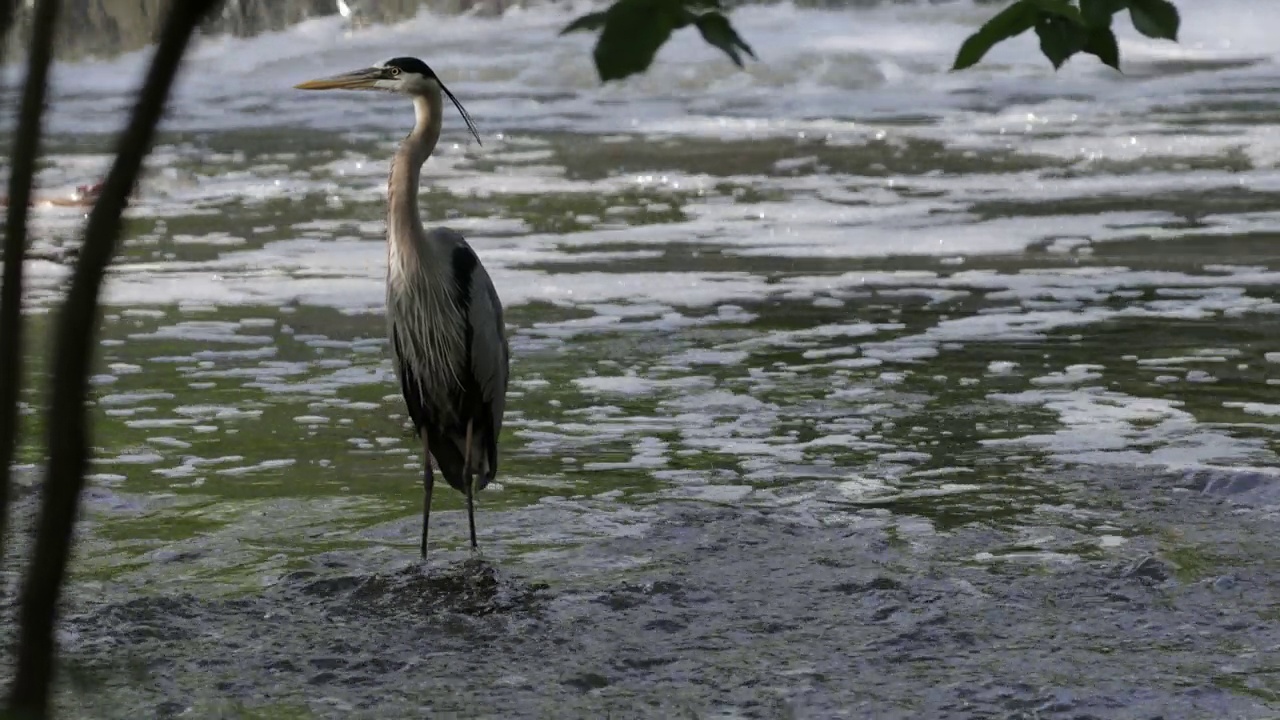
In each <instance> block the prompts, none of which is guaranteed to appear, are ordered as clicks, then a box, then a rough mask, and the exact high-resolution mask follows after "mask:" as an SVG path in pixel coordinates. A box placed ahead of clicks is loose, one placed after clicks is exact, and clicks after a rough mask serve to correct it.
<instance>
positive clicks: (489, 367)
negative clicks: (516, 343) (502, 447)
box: [467, 263, 510, 440]
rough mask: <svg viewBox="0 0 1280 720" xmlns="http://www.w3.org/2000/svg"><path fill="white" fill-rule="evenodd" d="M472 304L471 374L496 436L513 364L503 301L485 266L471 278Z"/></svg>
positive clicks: (469, 314) (478, 267) (505, 401)
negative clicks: (510, 367) (490, 417)
mask: <svg viewBox="0 0 1280 720" xmlns="http://www.w3.org/2000/svg"><path fill="white" fill-rule="evenodd" d="M470 300H471V302H470V303H469V307H468V316H467V321H468V322H469V323H470V324H471V331H472V335H471V372H472V374H473V375H474V377H475V379H476V382H477V383H478V384H479V386H480V394H481V397H482V398H484V401H485V403H487V404H488V406H489V410H490V412H491V413H492V417H493V434H494V439H495V440H496V439H497V435H498V433H499V432H500V431H501V430H502V413H503V411H504V410H505V409H506V404H507V372H508V368H509V364H510V359H509V353H510V350H509V348H508V346H507V333H506V326H505V325H504V324H503V318H502V301H501V300H499V299H498V291H497V290H496V289H495V288H494V287H493V281H492V280H490V279H489V273H488V272H487V271H486V270H485V269H484V266H483V265H481V264H479V263H476V267H475V270H474V272H473V275H472V278H471V298H470Z"/></svg>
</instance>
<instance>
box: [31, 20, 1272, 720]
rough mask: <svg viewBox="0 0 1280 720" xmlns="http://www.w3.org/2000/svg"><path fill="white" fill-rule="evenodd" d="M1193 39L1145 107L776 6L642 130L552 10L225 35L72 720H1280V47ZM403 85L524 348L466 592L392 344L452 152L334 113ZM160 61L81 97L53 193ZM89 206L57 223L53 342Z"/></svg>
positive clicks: (1264, 35)
mask: <svg viewBox="0 0 1280 720" xmlns="http://www.w3.org/2000/svg"><path fill="white" fill-rule="evenodd" d="M1179 4H1180V5H1181V6H1184V10H1185V16H1186V19H1185V23H1184V37H1183V42H1182V43H1181V44H1178V45H1173V44H1168V43H1156V42H1154V41H1149V40H1145V39H1140V38H1138V37H1137V36H1136V35H1134V34H1133V33H1130V34H1129V35H1126V36H1124V42H1123V44H1122V49H1123V52H1124V54H1125V68H1126V72H1125V74H1124V75H1117V74H1114V73H1112V72H1110V71H1108V70H1105V69H1103V68H1100V66H1097V64H1096V63H1093V62H1091V61H1088V60H1076V61H1072V64H1071V65H1070V66H1068V67H1067V68H1066V69H1065V70H1064V71H1063V72H1061V73H1058V74H1053V73H1052V72H1050V71H1049V70H1048V69H1047V67H1046V63H1045V62H1044V61H1043V60H1042V59H1040V58H1038V57H1037V56H1036V54H1035V46H1034V43H1033V42H1031V41H1020V42H1019V43H1017V44H1014V45H1012V46H1010V47H1008V48H1002V49H1001V50H1000V51H998V52H997V53H995V54H994V55H993V56H992V57H991V58H990V60H989V62H987V63H986V64H984V65H983V66H982V67H981V68H979V69H977V70H976V71H973V72H966V73H959V74H952V73H947V72H945V68H946V67H947V65H948V63H949V61H950V58H951V54H952V53H953V52H954V48H955V47H957V46H958V43H959V41H960V39H961V38H962V37H963V36H964V34H965V33H966V32H967V31H968V29H970V28H971V27H973V25H974V24H975V23H976V22H977V21H978V20H979V19H981V18H982V17H984V16H985V15H986V14H987V13H988V12H989V10H984V9H982V8H971V7H968V6H966V5H955V6H950V5H948V6H941V7H934V6H930V5H921V6H919V7H916V6H907V7H886V8H881V9H878V10H871V11H866V10H862V11H852V10H849V11H816V10H797V9H794V8H792V7H790V6H787V5H778V6H772V7H767V8H762V7H752V8H745V9H743V10H741V11H739V12H737V13H736V14H735V17H736V18H737V21H738V22H739V23H740V25H741V29H742V31H743V32H744V34H745V35H746V36H747V38H748V39H749V40H750V41H752V42H753V43H754V44H755V45H756V49H757V50H758V53H759V55H760V56H761V59H762V61H763V62H761V63H759V64H754V65H752V66H750V67H749V69H748V71H747V72H745V73H744V72H738V71H736V70H734V69H733V68H732V66H731V65H729V64H728V63H727V61H725V60H724V59H723V58H721V57H719V56H717V55H716V54H715V53H714V52H713V51H711V50H709V49H707V48H705V47H702V46H701V45H700V44H699V43H698V42H697V41H696V39H695V38H692V37H685V38H681V39H680V40H679V41H678V42H676V43H675V45H674V46H672V47H670V48H668V49H667V50H664V53H663V55H662V56H661V58H660V62H659V64H658V65H657V66H656V67H655V69H654V70H653V71H652V72H651V73H649V74H648V75H646V76H645V77H643V78H637V79H634V80H631V81H628V82H626V83H621V84H618V85H616V86H611V87H609V88H598V87H597V86H596V84H595V79H594V76H593V75H592V71H591V68H590V65H589V64H588V58H589V49H590V48H589V44H588V40H587V39H585V38H561V39H558V38H556V37H555V36H554V33H555V30H556V29H557V28H558V27H559V25H560V24H562V23H563V22H564V20H565V17H566V16H564V15H562V14H560V13H559V12H558V11H553V10H548V9H545V8H543V9H534V10H525V11H514V10H513V11H511V12H510V13H508V15H507V16H506V17H504V18H502V19H499V20H480V19H466V18H463V19H456V18H455V19H446V18H439V17H432V16H422V17H420V18H418V19H416V20H414V21H412V22H410V23H408V24H406V25H403V26H396V27H389V28H388V27H381V28H378V27H375V28H367V29H363V30H360V31H356V32H348V31H346V30H345V29H344V28H342V27H341V26H340V25H338V24H337V23H336V21H333V22H331V21H327V20H326V21H323V22H312V23H307V24H304V25H302V26H299V27H297V28H294V29H293V30H290V31H289V32H287V33H284V34H282V35H279V36H272V37H260V38H256V39H252V40H234V41H233V40H217V41H214V40H209V41H206V42H205V43H204V44H203V45H201V46H200V47H199V48H198V49H197V51H196V52H195V54H194V59H193V60H192V62H191V64H190V65H189V66H188V68H187V70H186V73H185V75H184V79H183V85H182V87H181V88H180V91H179V93H178V95H179V101H178V103H177V105H176V106H175V108H174V110H173V113H172V115H171V117H170V120H169V124H168V126H167V127H168V132H167V134H166V135H165V136H164V138H163V141H162V143H161V145H160V147H159V148H158V149H157V151H156V153H155V154H154V156H153V157H152V160H151V163H150V167H149V170H148V172H149V175H148V177H147V180H146V181H145V182H144V183H143V185H142V187H141V189H140V192H139V195H138V197H137V198H136V199H135V203H134V206H133V207H132V208H131V211H130V214H131V219H130V221H129V223H128V229H127V240H126V243H125V246H124V249H123V252H122V254H121V257H120V258H119V260H118V262H117V263H116V264H115V266H114V267H113V274H112V277H111V280H110V282H109V284H108V287H107V291H106V294H107V301H108V303H109V307H108V309H107V311H106V316H105V319H104V324H103V330H102V341H101V346H100V348H99V362H98V365H97V369H96V371H95V372H96V374H95V377H94V408H93V413H94V418H95V423H96V424H95V430H94V445H95V446H96V448H97V451H96V455H97V459H96V462H95V466H94V476H93V478H92V482H91V487H90V489H89V491H88V510H87V513H86V518H85V522H84V523H83V525H82V531H81V532H82V542H81V545H80V547H79V555H78V558H77V562H76V565H75V572H76V577H77V582H76V583H75V584H74V585H73V587H72V589H71V602H70V605H69V609H68V618H67V623H66V625H65V628H64V632H63V634H62V647H63V649H64V652H65V656H66V662H67V667H68V670H67V673H66V677H65V682H64V690H63V693H62V695H61V696H60V697H61V702H63V703H64V706H65V707H67V708H68V709H73V710H74V711H75V712H76V713H79V714H81V715H83V716H85V717H108V716H110V717H117V716H130V715H136V712H137V709H138V708H146V709H148V711H149V712H155V713H158V714H159V716H161V717H170V716H184V717H273V718H275V717H312V716H315V717H355V716H359V717H410V716H420V715H421V714H422V713H424V712H434V713H443V714H445V716H447V715H448V714H449V713H454V714H457V715H459V716H463V717H561V716H563V715H562V713H565V712H569V713H578V714H580V715H581V716H583V717H599V716H602V715H601V713H603V712H612V713H613V715H614V716H615V717H679V716H688V717H784V716H788V715H787V714H788V713H790V715H789V716H792V717H806V718H808V717H812V718H827V717H877V718H889V717H935V718H943V717H947V718H950V717H955V718H968V717H1027V718H1030V717H1039V718H1050V717H1053V718H1058V717H1062V718H1067V717H1071V718H1076V717H1106V718H1133V717H1157V716H1159V717H1166V718H1193V717H1194V718H1210V717H1239V718H1262V717H1272V716H1274V713H1275V712H1276V711H1277V710H1280V675H1278V674H1277V673H1280V665H1277V664H1276V661H1275V652H1276V649H1277V648H1280V633H1277V631H1276V629H1275V622H1276V619H1277V618H1278V617H1280V604H1277V603H1276V601H1275V600H1274V598H1275V597H1277V596H1276V594H1275V590H1276V586H1275V580H1274V578H1275V577H1276V575H1275V571H1276V570H1277V565H1278V564H1280V563H1278V562H1277V561H1278V560H1280V554H1277V553H1276V551H1275V550H1274V547H1273V545H1274V543H1272V542H1271V541H1270V540H1269V538H1273V537H1274V536H1275V535H1274V533H1275V532H1276V531H1277V529H1278V528H1277V527H1276V516H1275V514H1274V508H1275V507H1276V505H1277V504H1280V492H1278V491H1277V490H1276V489H1275V483H1276V479H1277V471H1276V470H1275V465H1276V452H1277V449H1278V447H1280V446H1278V444H1277V434H1276V418H1277V416H1280V374H1278V373H1277V370H1278V369H1280V344H1277V342H1276V338H1277V336H1280V320H1278V319H1277V318H1278V317H1280V316H1278V315H1277V311H1278V310H1280V304H1278V303H1277V300H1278V293H1277V289H1276V288H1277V283H1278V281H1280V250H1278V249H1277V248H1278V247H1280V246H1278V245H1277V242H1276V241H1277V238H1278V237H1280V235H1278V231H1280V215H1277V210H1276V208H1277V207H1280V172H1277V160H1280V140H1277V138H1276V134H1275V132H1274V128H1275V121H1276V120H1277V118H1278V117H1280V67H1278V66H1277V63H1276V59H1277V55H1276V53H1275V49H1274V44H1273V42H1272V37H1271V35H1270V34H1269V32H1263V28H1265V27H1269V25H1268V23H1270V24H1271V25H1270V26H1274V23H1275V22H1280V14H1278V13H1277V11H1276V10H1275V9H1274V8H1270V9H1265V10H1264V9H1261V7H1262V5H1263V4H1260V3H1245V2H1243V1H1241V2H1227V3H1221V2H1218V3H1210V2H1208V0H1205V1H1203V2H1200V1H1192V0H1185V1H1184V2H1182V3H1179ZM1226 6H1229V9H1230V10H1231V12H1225V11H1221V8H1223V7H1226ZM317 47H320V48H322V49H319V50H317V49H316V48H317ZM495 47H497V48H501V51H500V52H493V51H492V48H495ZM395 54H418V55H421V56H423V57H424V58H426V59H427V60H428V62H431V63H432V64H433V65H435V66H436V69H437V70H438V71H439V72H440V74H441V75H442V77H444V78H445V80H446V81H447V82H449V83H450V86H451V88H452V89H453V91H454V92H455V93H456V94H458V95H459V96H460V97H461V98H462V100H463V101H464V103H466V104H467V106H468V109H469V110H470V111H471V113H472V114H473V115H474V116H475V118H476V120H477V122H478V123H479V125H480V126H481V129H482V133H483V138H484V145H483V146H477V145H475V144H471V145H467V144H465V136H464V134H463V128H462V126H461V122H460V121H459V120H458V118H457V117H456V116H454V115H452V114H451V113H446V121H447V122H448V123H449V124H450V127H449V128H448V129H447V130H446V132H445V137H444V141H443V142H442V146H441V147H440V148H439V150H438V153H437V156H436V157H435V158H433V159H432V160H431V162H430V163H429V164H428V166H427V168H426V171H425V178H424V189H423V193H422V196H421V203H422V207H423V211H424V215H425V217H426V218H427V220H428V222H430V223H434V224H448V225H450V226H452V227H454V228H457V229H459V230H461V231H462V232H464V233H465V234H466V235H467V236H468V237H469V239H470V241H471V243H472V245H473V246H474V247H475V248H476V250H477V251H478V253H479V254H480V256H481V258H482V259H483V261H484V263H485V264H486V266H487V267H488V268H489V271H490V274H491V275H492V277H493V279H494V281H495V283H496V284H497V286H498V289H499V294H500V295H501V298H502V300H503V302H504V303H505V305H506V306H507V308H508V311H507V323H508V332H509V334H510V337H511V346H512V376H513V379H512V386H511V394H510V399H509V401H508V415H507V421H506V426H505V431H504V435H503V438H502V443H501V449H502V452H503V456H504V459H503V466H502V473H501V475H500V477H499V479H498V482H496V483H494V484H493V485H491V486H490V487H489V489H487V490H486V491H485V493H484V494H483V495H482V496H481V498H480V505H479V516H478V524H479V533H480V537H479V539H480V544H481V546H482V548H483V558H482V559H479V558H471V557H470V553H469V552H468V550H467V548H466V542H465V537H466V521H465V515H464V513H463V512H461V509H462V503H461V496H460V495H458V494H457V493H455V492H452V491H450V490H444V491H442V492H438V493H436V503H437V505H436V507H437V509H438V510H439V512H438V514H437V515H436V516H435V518H434V519H433V524H432V529H433V555H432V558H431V560H430V562H429V564H428V567H426V568H423V567H421V566H420V565H419V563H418V561H417V555H416V548H417V532H418V519H417V517H418V515H417V514H418V512H419V508H420V503H421V488H420V484H419V483H420V480H419V478H420V469H419V468H420V463H421V462H422V457H421V454H420V451H419V449H418V447H417V444H416V443H415V442H414V440H413V438H412V435H411V432H410V431H409V429H408V428H407V427H406V424H407V422H408V419H407V416H406V414H405V411H404V408H403V405H402V401H401V399H400V397H399V393H398V388H397V386H396V384H395V382H394V376H393V373H392V370H391V366H390V363H389V360H388V359H387V348H386V343H385V342H384V339H383V334H384V325H383V318H382V293H383V289H382V283H383V278H384V274H385V251H384V246H383V240H382V232H383V225H382V215H383V203H384V200H385V184H386V181H385V175H386V171H387V160H388V158H389V157H390V155H391V154H392V153H393V152H394V149H395V147H396V143H397V142H398V140H399V138H400V137H401V136H402V135H403V133H404V132H405V131H406V129H407V124H408V123H409V122H411V119H412V113H411V112H410V111H409V110H408V108H407V107H405V103H404V102H403V101H402V100H399V99H397V98H393V97H388V98H383V97H380V96H372V95H368V96H366V95H343V94H334V95H321V94H314V93H300V92H294V91H292V90H290V89H289V88H290V87H291V86H292V84H294V83H296V82H298V81H300V80H302V79H306V78H307V77H311V76H315V75H319V74H323V73H329V72H334V71H339V70H345V69H351V68H354V67H358V66H360V65H364V64H368V63H371V62H373V61H376V60H379V59H382V58H383V57H387V56H390V55H395ZM139 62H140V58H138V57H126V58H122V59H118V60H113V61H109V62H101V63H97V64H89V65H80V66H65V67H61V68H59V69H58V72H57V73H56V75H57V80H58V88H59V92H58V97H57V102H56V104H55V105H54V108H53V124H54V126H55V127H54V130H55V134H54V136H53V137H52V138H50V140H49V142H48V146H49V152H50V156H49V164H48V167H47V168H46V170H45V172H44V175H43V178H44V182H45V190H46V192H47V193H48V194H50V195H57V194H59V193H62V192H65V191H67V190H69V189H70V188H71V187H74V186H75V185H80V184H86V183H90V182H93V181H94V179H95V178H96V177H97V176H98V175H99V174H100V173H101V172H102V170H103V168H104V167H105V163H106V161H107V157H108V156H107V153H108V152H109V150H110V147H111V137H110V136H109V135H108V134H106V133H107V132H108V131H109V130H110V129H111V128H113V127H115V126H116V124H118V122H119V119H120V115H119V112H120V108H122V107H124V105H125V103H126V99H127V96H126V95H125V94H124V90H125V89H126V88H127V87H128V86H129V83H131V82H133V78H135V77H136V70H137V68H138V67H139ZM120 78H127V79H128V81H127V82H126V81H125V80H122V79H120ZM85 129H88V130H89V132H88V133H86V132H84V130H85ZM99 131H100V132H101V133H103V134H96V133H97V132H99ZM80 212H81V211H79V210H77V209H74V208H46V209H42V210H41V211H40V214H39V216H38V223H39V226H40V231H39V234H40V237H39V238H38V240H37V247H36V249H35V255H36V258H35V259H33V260H32V261H31V262H30V273H31V275H32V278H33V279H32V288H31V301H32V305H33V309H34V312H33V315H32V320H33V323H34V326H35V328H36V332H37V336H36V337H43V334H44V333H45V331H46V330H47V327H48V319H49V315H48V313H47V312H46V311H48V310H50V309H52V308H54V307H55V300H56V298H57V296H58V293H59V292H60V290H61V287H62V282H63V281H64V279H65V277H66V274H67V272H68V268H69V267H70V262H72V260H71V258H73V257H74V246H75V237H76V231H77V229H78V227H79V224H80V222H81V220H82V217H81V215H80ZM29 357H30V360H31V364H32V365H33V366H34V368H35V372H36V374H37V375H38V378H37V379H36V382H35V384H34V385H33V391H32V393H31V394H29V395H28V396H27V399H28V401H29V402H30V403H32V404H35V403H36V402H37V400H38V395H37V394H36V392H35V389H38V388H40V387H42V384H43V383H44V382H45V380H46V378H45V376H44V374H43V373H44V368H45V367H46V366H47V356H46V355H45V347H44V345H43V343H37V344H35V345H34V346H33V348H32V350H31V353H30V355H29ZM28 409H29V410H30V408H28ZM29 416H30V419H31V421H32V423H33V424H36V423H38V422H39V418H38V417H37V416H36V415H35V414H34V412H30V413H29ZM39 432H43V428H39V427H38V426H33V427H32V432H31V433H29V434H28V436H27V438H26V441H25V446H24V450H23V458H22V459H23V462H24V463H26V464H27V465H25V466H24V467H26V468H27V469H28V470H29V472H27V473H25V475H24V478H25V480H24V482H25V483H26V484H27V485H28V486H29V485H30V484H31V483H33V482H35V478H36V477H38V474H37V473H36V471H35V469H34V467H35V466H36V465H37V464H38V462H39V460H40V443H39V442H38V441H39V434H38V433H39ZM23 497H24V499H23V501H22V502H21V503H20V508H26V509H29V508H30V505H31V502H32V499H33V495H32V494H31V493H25V494H24V495H23ZM15 552H16V551H15ZM12 566H13V563H12V562H9V563H7V564H6V569H11V568H12ZM10 580H11V581H16V578H14V577H12V575H11V577H10ZM682 714H683V715H682Z"/></svg>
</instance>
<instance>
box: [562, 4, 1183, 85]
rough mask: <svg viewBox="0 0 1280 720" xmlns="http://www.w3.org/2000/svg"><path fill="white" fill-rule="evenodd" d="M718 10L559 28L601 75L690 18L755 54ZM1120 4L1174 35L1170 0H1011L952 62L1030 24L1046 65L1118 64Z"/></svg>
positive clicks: (718, 38)
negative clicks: (1079, 59)
mask: <svg viewBox="0 0 1280 720" xmlns="http://www.w3.org/2000/svg"><path fill="white" fill-rule="evenodd" d="M723 10H724V6H723V4H722V0H616V2H614V3H613V4H612V5H610V6H609V7H608V8H607V9H605V10H601V11H599V12H593V13H588V14H586V15H583V16H581V17H579V18H577V19H575V20H574V21H573V22H571V23H569V24H568V25H567V26H565V28H564V29H563V30H561V31H560V34H561V35H565V34H567V33H571V32H596V31H598V32H599V33H600V36H599V38H598V39H597V40H596V47H595V50H594V52H593V56H594V58H595V64H596V72H597V73H598V74H599V75H600V80H601V81H602V82H609V81H610V80H621V79H623V78H625V77H629V76H631V75H635V74H637V73H642V72H644V71H645V70H647V69H649V66H650V65H651V64H653V59H654V58H655V57H656V56H657V54H658V50H660V49H661V48H662V46H663V45H664V44H666V42H667V40H669V39H671V34H672V33H673V32H675V31H676V30H680V29H682V28H686V27H688V26H690V25H693V26H695V27H697V28H698V31H699V32H701V33H702V39H703V40H706V41H707V43H709V44H710V45H712V46H713V47H716V48H719V49H720V50H721V51H723V52H724V53H725V54H726V55H728V56H729V59H730V60H732V61H733V62H734V64H735V65H737V66H738V67H743V62H742V60H743V59H742V55H743V53H745V54H746V55H748V56H750V57H752V58H755V52H753V51H752V50H751V46H750V45H748V44H747V42H746V41H745V40H743V39H742V36H741V35H739V34H738V31H737V30H736V29H734V27H733V24H732V23H730V22H729V18H728V16H726V15H725V13H724V12H723ZM1125 11H1127V12H1128V13H1129V19H1130V21H1131V22H1132V23H1133V26H1134V27H1135V28H1137V29H1138V32H1140V33H1142V34H1143V35H1146V36H1147V37H1150V38H1157V39H1161V40H1173V41H1175V42H1176V41H1177V39H1178V26H1179V24H1180V22H1181V20H1180V18H1179V17H1178V9H1177V8H1176V7H1174V5H1173V3H1172V2H1170V0H1016V1H1015V2H1013V3H1012V4H1011V5H1009V7H1007V8H1005V9H1004V10H1002V11H1000V12H999V13H997V14H996V15H995V17H993V18H991V19H990V20H988V21H987V22H986V24H984V25H983V26H982V27H981V28H979V29H978V31H977V32H975V33H973V34H972V35H970V36H969V37H968V38H967V39H966V40H965V41H964V44H962V45H961V46H960V51H959V52H958V53H957V54H956V59H955V63H954V65H953V66H952V69H953V70H963V69H965V68H968V67H972V66H974V65H976V64H978V62H979V61H981V60H982V58H983V56H985V55H986V54H987V52H988V51H990V50H991V48H993V47H995V46H996V45H998V44H1000V43H1002V42H1004V41H1005V40H1009V39H1010V38H1014V37H1017V36H1018V35H1021V34H1022V33H1024V32H1027V31H1028V30H1034V31H1035V33H1036V35H1037V36H1038V37H1039V38H1040V52H1041V53H1043V54H1044V56H1045V57H1046V58H1048V59H1049V62H1051V63H1053V67H1054V69H1058V68H1061V67H1062V65H1063V63H1065V62H1066V61H1067V60H1069V59H1071V57H1072V56H1074V55H1077V54H1079V53H1084V54H1086V55H1093V56H1094V57H1096V58H1098V60H1100V61H1102V63H1104V64H1106V65H1108V66H1110V67H1113V68H1115V69H1116V70H1119V69H1120V47H1119V45H1118V43H1117V42H1116V35H1115V32H1114V31H1113V30H1112V29H1111V25H1112V21H1113V18H1114V16H1115V15H1117V14H1119V13H1122V12H1125Z"/></svg>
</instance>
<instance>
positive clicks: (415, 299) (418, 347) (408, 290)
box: [387, 243, 468, 423]
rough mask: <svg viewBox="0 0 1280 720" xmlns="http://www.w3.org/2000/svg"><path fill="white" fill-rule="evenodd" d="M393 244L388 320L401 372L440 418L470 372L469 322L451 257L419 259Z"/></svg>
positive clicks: (388, 288) (447, 411) (437, 417)
mask: <svg viewBox="0 0 1280 720" xmlns="http://www.w3.org/2000/svg"><path fill="white" fill-rule="evenodd" d="M410 252H412V251H408V252H406V251H401V250H397V249H396V243H391V249H390V251H389V252H388V257H387V260H388V264H387V325H388V328H387V330H388V334H389V335H390V338H391V346H392V347H391V349H392V352H393V354H394V355H395V360H396V372H397V374H401V375H403V372H404V370H406V369H407V370H409V371H410V372H412V374H413V376H414V380H415V381H416V382H417V384H418V386H419V388H418V391H419V392H420V393H421V394H422V401H423V404H424V405H426V406H428V407H430V408H432V409H433V410H434V411H435V412H433V415H435V416H436V419H437V421H438V422H442V423H447V422H448V420H450V419H451V418H446V417H442V416H441V414H442V413H448V414H452V413H451V411H450V408H452V406H453V403H451V402H450V398H451V397H453V396H454V395H456V394H457V393H459V392H461V391H462V388H463V378H464V376H465V373H466V371H467V354H468V353H467V350H468V349H467V343H466V335H467V332H466V323H467V319H466V316H465V314H464V311H463V308H462V306H461V303H460V302H459V295H460V293H461V290H462V288H460V287H459V283H458V280H457V278H455V277H453V273H452V265H451V263H449V262H447V261H446V262H439V263H437V262H427V263H424V262H420V261H419V258H418V257H416V256H411V255H410V254H409V253H410Z"/></svg>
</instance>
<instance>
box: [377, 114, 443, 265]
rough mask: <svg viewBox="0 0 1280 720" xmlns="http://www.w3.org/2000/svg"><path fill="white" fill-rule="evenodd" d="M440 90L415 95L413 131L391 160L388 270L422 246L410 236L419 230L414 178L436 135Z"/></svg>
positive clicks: (435, 139) (434, 142)
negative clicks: (389, 266)
mask: <svg viewBox="0 0 1280 720" xmlns="http://www.w3.org/2000/svg"><path fill="white" fill-rule="evenodd" d="M440 100H441V97H440V91H439V90H435V91H434V92H432V93H430V94H429V95H415V96H414V97H413V110H414V115H415V116H416V122H415V123H414V125H413V131H412V132H410V133H409V135H408V136H407V137H406V138H405V139H404V141H403V142H401V143H400V149H399V150H398V151H396V156H395V159H394V160H392V162H391V179H390V180H389V182H388V183H387V243H388V248H387V249H388V253H389V259H390V260H391V261H392V263H391V264H392V267H391V270H392V272H394V271H395V260H397V259H401V260H404V261H408V260H409V259H411V258H417V256H418V255H419V253H421V252H425V251H426V248H420V247H415V243H414V239H415V238H417V237H418V235H419V234H420V233H421V231H422V220H421V217H420V215H419V214H418V181H419V179H420V177H421V175H422V165H423V163H425V162H426V161H427V158H429V157H431V151H432V150H434V149H435V147H436V142H437V141H438V140H439V139H440V120H441V114H442V111H441V103H440Z"/></svg>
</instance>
